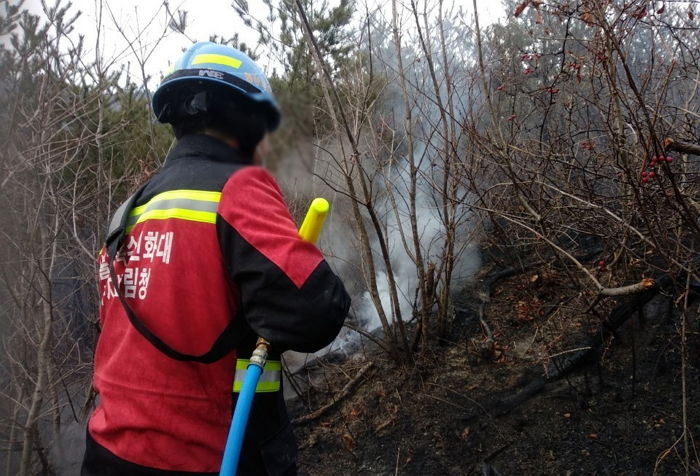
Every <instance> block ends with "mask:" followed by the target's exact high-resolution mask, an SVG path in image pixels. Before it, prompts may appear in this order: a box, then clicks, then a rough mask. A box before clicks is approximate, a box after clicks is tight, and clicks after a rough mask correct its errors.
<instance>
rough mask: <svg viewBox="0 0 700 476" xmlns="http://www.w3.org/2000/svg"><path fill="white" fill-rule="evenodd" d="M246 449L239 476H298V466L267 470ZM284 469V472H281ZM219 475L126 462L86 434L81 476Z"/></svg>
mask: <svg viewBox="0 0 700 476" xmlns="http://www.w3.org/2000/svg"><path fill="white" fill-rule="evenodd" d="M245 453H246V451H245V449H244V451H243V454H242V456H243V457H242V458H241V462H240V467H239V468H238V473H237V474H238V476H244V475H249V476H262V475H265V474H276V475H280V476H296V474H297V468H296V464H294V465H292V466H290V467H288V468H286V469H282V468H279V467H278V468H277V471H275V469H274V468H269V469H272V472H270V471H268V470H266V469H265V466H266V465H265V464H264V462H263V461H262V460H259V461H251V460H250V459H249V458H246V457H245ZM280 469H282V471H279V470H280ZM218 474H219V473H192V472H188V471H166V470H163V469H155V468H147V467H146V466H141V465H138V464H134V463H131V462H129V461H126V460H124V459H122V458H120V457H119V456H117V455H115V454H114V453H112V452H111V451H109V450H108V449H107V448H105V447H103V446H101V445H100V444H98V443H97V442H96V441H95V440H94V439H93V438H92V436H90V432H89V431H87V432H86V437H85V457H84V458H83V466H82V469H81V471H80V475H81V476H218Z"/></svg>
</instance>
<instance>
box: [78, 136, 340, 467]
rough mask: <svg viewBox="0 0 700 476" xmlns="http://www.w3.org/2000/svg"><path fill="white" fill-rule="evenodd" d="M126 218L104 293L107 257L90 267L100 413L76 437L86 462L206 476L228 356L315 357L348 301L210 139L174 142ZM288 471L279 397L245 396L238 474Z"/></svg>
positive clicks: (222, 434) (239, 164)
mask: <svg viewBox="0 0 700 476" xmlns="http://www.w3.org/2000/svg"><path fill="white" fill-rule="evenodd" d="M127 213H128V219H126V232H127V234H126V236H124V239H123V243H122V244H121V245H120V248H119V252H118V253H117V254H116V256H115V257H114V259H112V260H111V264H112V265H113V272H114V274H115V277H116V280H117V281H118V288H117V287H115V286H114V284H113V282H112V281H113V280H112V279H110V274H111V273H110V266H108V264H109V263H110V260H109V258H108V256H107V253H105V252H104V251H103V253H101V255H100V258H99V261H98V262H99V265H100V290H101V293H102V298H101V307H100V317H101V323H102V332H101V335H100V338H99V341H98V344H97V349H96V352H95V375H94V386H95V388H96V390H97V391H98V392H99V394H100V403H99V405H98V407H97V409H96V410H95V412H94V413H93V415H92V417H91V419H90V423H89V427H88V430H89V435H88V436H89V438H90V439H91V440H92V441H91V442H90V444H93V446H94V445H96V447H97V448H98V449H99V451H98V452H94V451H93V454H92V455H90V454H86V463H87V462H88V460H89V459H91V458H92V459H94V458H95V457H96V456H95V455H96V454H97V453H100V454H102V453H104V454H106V455H109V456H110V458H111V457H112V456H113V457H114V458H116V459H115V460H114V461H117V462H118V463H114V464H122V463H124V464H133V465H135V466H134V468H136V467H143V468H153V469H159V470H165V471H180V472H200V473H207V472H212V473H214V472H218V470H219V466H220V462H221V456H222V454H223V448H224V445H225V441H226V435H227V431H228V426H229V424H230V421H231V414H232V408H233V405H235V400H236V397H235V394H232V382H233V375H234V369H235V361H236V357H237V354H240V356H244V357H247V355H249V354H250V351H252V346H253V343H254V340H255V337H256V336H261V337H264V338H265V339H267V340H268V341H270V342H271V343H272V345H273V350H274V351H275V352H276V353H281V352H283V351H285V350H296V351H300V352H313V351H316V350H319V349H321V348H322V347H324V346H326V345H328V344H329V343H330V342H331V341H332V340H333V339H334V338H335V336H336V335H337V333H338V332H339V330H340V328H341V326H342V323H343V321H344V319H345V316H346V315H347V312H348V308H349V305H350V298H349V296H348V295H347V293H346V291H345V288H344V287H343V284H342V282H341V281H340V279H339V278H338V277H337V276H336V275H335V274H334V273H333V272H332V271H331V269H330V268H329V266H328V264H327V263H326V261H325V260H324V259H323V256H322V255H321V253H320V252H319V251H318V249H317V248H316V247H315V246H314V245H312V244H309V243H306V242H303V241H302V240H301V239H299V238H298V236H297V228H296V226H295V224H294V222H293V220H292V218H291V216H290V214H289V211H288V209H287V206H286V204H285V202H284V200H283V198H282V194H281V192H280V190H279V187H278V186H277V184H276V182H275V180H274V179H273V177H272V176H271V175H270V174H269V173H268V172H266V171H265V170H264V169H262V168H260V167H254V166H250V165H249V160H248V159H245V158H243V157H241V156H240V155H239V154H238V153H237V152H236V150H235V149H233V148H231V147H229V146H228V145H226V144H225V143H223V142H221V141H219V140H217V139H215V138H212V137H209V136H205V135H192V136H186V137H183V138H182V139H181V140H180V141H178V143H177V145H176V146H175V148H174V149H173V151H172V152H171V153H170V154H169V155H168V157H167V159H166V162H165V165H164V166H163V168H162V169H161V170H160V171H159V172H158V173H157V174H156V175H155V176H154V177H153V178H152V179H151V180H150V181H149V182H148V184H147V185H146V186H145V187H143V188H142V189H141V190H140V192H139V194H138V198H136V200H135V203H134V204H133V208H131V209H130V210H127ZM120 293H121V297H120V296H119V294H120ZM122 301H125V302H122ZM127 312H133V314H134V315H135V316H138V322H139V323H140V324H141V325H142V326H143V327H144V328H146V329H147V331H146V332H143V331H142V330H141V331H140V330H137V328H136V327H135V325H134V323H133V322H130V318H129V316H128V315H127ZM132 321H133V319H132ZM148 333H152V335H153V336H157V337H156V339H157V340H160V341H161V342H162V343H164V345H165V346H167V348H169V349H172V350H173V351H174V352H175V353H177V354H179V355H189V356H201V355H208V356H209V357H211V356H212V355H214V354H215V355H214V358H213V359H209V361H211V360H213V361H211V362H210V363H203V362H200V361H197V359H184V360H183V359H177V358H173V357H172V356H168V355H166V354H165V353H164V352H163V351H162V349H161V350H159V349H158V348H156V346H155V345H153V343H152V341H153V339H151V338H150V337H149V335H148ZM222 336H223V337H222ZM149 340H150V341H149ZM215 343H216V344H215ZM234 345H235V346H236V347H237V348H236V349H235V350H234V349H232V346H234ZM212 351H213V352H214V353H212ZM246 354H247V355H246ZM232 395H233V396H232ZM88 453H89V451H88ZM101 458H102V460H103V461H102V463H101V464H103V466H105V465H107V464H109V462H108V461H106V460H105V458H104V455H102V456H101ZM110 458H107V459H110ZM98 459H99V458H98ZM294 459H295V445H294V442H293V439H292V437H291V430H290V429H289V419H288V417H287V415H286V410H285V406H284V401H283V399H282V392H274V393H262V394H258V395H256V398H255V400H254V405H253V409H252V413H251V417H250V421H249V425H248V430H247V433H246V439H245V441H244V448H243V455H242V458H241V467H240V470H241V471H240V473H241V474H246V472H250V473H255V474H261V471H267V472H268V473H270V474H275V473H276V472H280V473H281V472H284V471H285V468H287V469H289V468H291V467H292V466H293V465H294ZM93 463H94V462H93ZM105 467H106V466H105ZM263 467H264V468H265V469H264V470H263V469H262V468H263ZM132 469H133V468H132ZM86 474H89V473H86ZM101 474H102V473H101ZM104 474H109V473H104ZM148 474H151V473H148ZM153 474H155V473H153ZM166 474H167V473H166Z"/></svg>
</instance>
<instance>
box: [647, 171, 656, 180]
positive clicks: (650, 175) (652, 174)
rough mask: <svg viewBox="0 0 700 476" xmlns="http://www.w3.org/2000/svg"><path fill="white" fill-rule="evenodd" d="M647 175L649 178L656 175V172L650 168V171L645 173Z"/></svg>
mask: <svg viewBox="0 0 700 476" xmlns="http://www.w3.org/2000/svg"><path fill="white" fill-rule="evenodd" d="M647 177H649V178H654V177H656V172H654V171H653V170H652V171H651V172H649V173H648V174H647Z"/></svg>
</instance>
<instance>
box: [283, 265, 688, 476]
mask: <svg viewBox="0 0 700 476" xmlns="http://www.w3.org/2000/svg"><path fill="white" fill-rule="evenodd" d="M474 289H476V286H473V287H470V288H469V289H467V290H465V291H464V292H463V294H462V295H461V296H460V299H459V300H458V302H457V304H456V312H455V317H454V319H453V322H452V325H451V330H450V335H449V337H448V338H447V339H445V341H444V342H443V343H442V344H439V345H438V344H436V345H435V346H434V347H433V348H431V349H430V350H429V351H428V352H425V353H424V354H425V355H424V356H423V357H421V358H420V360H419V361H417V362H415V363H412V364H410V365H403V366H397V365H394V364H393V363H392V362H391V361H390V359H389V358H388V356H387V355H386V354H384V353H383V352H380V351H379V350H378V349H377V347H376V346H375V345H374V344H372V343H371V342H370V341H367V340H364V345H363V349H362V351H361V352H359V353H358V354H357V355H356V356H355V357H353V358H352V359H349V360H346V361H344V362H340V363H338V362H335V363H333V362H328V361H326V362H323V361H320V362H318V363H317V364H316V365H315V368H313V369H308V371H307V373H305V372H304V371H302V372H301V373H299V374H297V375H296V377H295V379H296V381H297V383H300V381H302V380H306V381H308V380H310V379H311V377H310V374H313V375H314V377H313V381H314V382H315V383H314V385H313V387H314V388H313V391H309V392H304V393H303V394H302V398H299V399H298V400H297V401H296V403H295V404H293V405H292V406H291V408H290V411H291V413H292V416H294V417H299V416H303V415H309V414H311V413H313V412H314V411H317V410H318V409H319V408H321V407H323V406H325V405H327V404H328V403H329V402H330V401H332V400H333V399H334V398H337V396H338V395H339V394H340V393H342V389H344V388H345V387H346V385H347V384H348V383H349V382H352V381H353V380H354V379H356V378H357V376H358V375H359V374H360V373H361V372H363V369H364V373H363V374H362V375H363V376H362V378H361V379H359V380H358V381H356V382H355V384H356V385H355V386H354V387H353V388H352V391H351V392H349V393H348V394H347V395H346V396H345V397H343V398H342V399H340V400H339V401H338V403H337V404H336V405H335V406H333V407H332V408H331V409H330V410H329V411H326V412H324V413H323V414H322V415H321V416H319V417H317V418H315V419H312V420H310V421H306V422H303V423H297V424H296V425H295V433H296V435H297V437H298V439H299V444H300V448H301V450H300V468H299V469H300V474H303V475H340V474H371V475H385V474H386V475H395V474H404V475H429V474H436V475H438V474H449V475H468V474H493V475H496V474H500V475H521V474H553V475H554V474H556V475H567V474H570V475H575V474H601V475H608V474H610V475H613V474H614V475H618V474H654V473H655V474H686V469H687V473H689V474H697V473H698V471H700V470H699V468H700V461H699V459H698V453H700V449H698V446H700V404H698V399H699V398H700V396H699V395H700V392H699V390H700V346H699V345H698V343H699V342H700V339H699V337H698V335H699V334H698V331H699V329H698V327H699V321H700V319H699V318H698V313H697V310H698V302H697V301H696V302H695V303H694V306H693V309H694V310H695V311H694V312H691V313H690V314H689V315H688V330H687V336H688V338H687V343H688V354H687V355H688V359H687V363H686V369H685V375H686V395H687V402H686V404H687V431H688V435H689V436H691V437H692V436H694V437H695V438H696V441H697V444H695V443H694V442H693V440H692V438H688V443H689V452H690V454H691V457H690V458H689V461H690V467H688V468H686V466H685V464H686V462H685V457H684V456H683V455H684V454H685V453H684V451H685V449H684V443H685V442H684V440H683V438H682V435H683V428H684V425H683V411H682V409H683V389H682V378H681V377H682V362H681V337H680V328H681V318H680V315H679V313H678V312H677V311H673V312H670V311H669V310H670V309H671V306H670V305H669V304H670V300H669V298H668V297H664V296H663V295H659V296H657V297H656V298H654V299H653V300H652V301H650V302H649V303H648V304H646V305H645V307H644V312H643V315H642V316H640V315H639V313H635V314H634V315H633V317H632V318H631V319H630V320H629V321H627V322H626V323H625V324H624V325H623V326H621V327H620V328H619V329H618V330H617V331H616V333H615V335H614V336H611V337H607V338H605V339H604V341H603V345H601V346H600V348H599V349H596V351H595V356H596V358H594V359H590V358H589V359H588V361H587V362H585V363H584V364H582V365H579V366H578V367H577V368H576V370H575V371H573V372H571V373H570V374H568V375H567V376H566V377H563V378H560V379H556V380H553V381H551V382H548V383H547V384H546V385H544V387H543V388H542V389H541V391H539V392H537V393H535V394H534V395H531V396H530V397H529V398H522V399H519V398H517V397H516V396H517V395H522V393H519V392H522V389H524V388H526V387H527V386H528V385H529V384H530V385H531V384H532V382H534V381H535V380H536V379H537V378H538V377H542V376H543V375H544V374H545V373H546V372H547V371H548V370H547V369H550V370H551V364H550V363H551V360H550V357H551V356H555V355H557V356H565V355H567V354H568V353H573V352H574V351H575V350H576V349H579V348H581V347H585V346H586V345H588V344H589V343H590V336H591V335H592V334H593V335H594V334H595V333H596V332H597V330H599V329H600V327H601V320H602V316H605V315H606V313H607V312H609V311H610V310H612V309H613V308H614V307H615V306H616V305H618V304H619V302H620V301H614V300H611V301H610V302H609V303H606V304H604V305H602V306H598V307H597V311H598V317H596V315H595V313H586V312H585V310H586V309H587V308H588V306H589V305H590V303H591V302H592V300H591V299H592V298H591V297H590V296H585V295H580V294H579V293H578V291H574V290H573V289H572V288H568V287H567V286H566V279H565V278H564V277H562V276H558V275H557V274H556V272H554V271H551V270H546V269H538V270H530V271H528V272H526V273H521V274H519V275H516V276H513V277H510V278H508V279H503V280H501V281H498V282H496V283H495V284H494V285H493V287H492V288H491V293H490V299H489V300H488V302H487V303H486V304H485V305H484V306H483V310H484V321H485V322H486V323H487V325H488V326H489V328H490V330H491V333H492V336H493V340H492V341H487V339H486V337H485V333H484V328H483V327H482V326H481V325H480V323H479V318H478V310H477V309H478V305H477V303H478V302H479V299H478V296H477V295H476V291H474ZM606 306H607V307H606ZM368 365H371V367H370V368H369V369H366V367H367V366H368ZM548 365H549V367H548ZM516 400H522V401H521V402H520V403H519V404H513V402H514V401H516ZM505 401H508V402H511V405H503V404H502V403H503V402H505ZM497 402H501V405H498V404H497Z"/></svg>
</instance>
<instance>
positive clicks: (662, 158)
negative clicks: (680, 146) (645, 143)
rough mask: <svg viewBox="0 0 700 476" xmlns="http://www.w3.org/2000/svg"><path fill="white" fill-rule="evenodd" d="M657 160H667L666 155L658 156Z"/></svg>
mask: <svg viewBox="0 0 700 476" xmlns="http://www.w3.org/2000/svg"><path fill="white" fill-rule="evenodd" d="M656 160H658V161H659V162H665V161H666V157H664V156H663V155H660V156H658V157H657V158H656Z"/></svg>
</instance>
